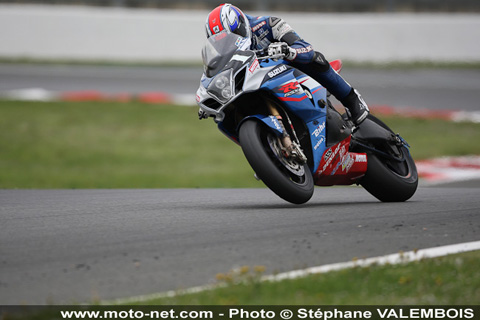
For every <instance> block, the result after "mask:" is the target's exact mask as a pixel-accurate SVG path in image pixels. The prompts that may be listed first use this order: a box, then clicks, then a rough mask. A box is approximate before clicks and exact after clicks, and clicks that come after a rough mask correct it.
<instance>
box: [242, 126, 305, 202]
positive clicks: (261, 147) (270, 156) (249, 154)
mask: <svg viewBox="0 0 480 320" xmlns="http://www.w3.org/2000/svg"><path fill="white" fill-rule="evenodd" d="M272 138H275V134H274V133H273V132H272V131H271V130H268V127H267V126H266V125H263V124H262V123H261V122H259V121H258V120H254V119H250V120H246V121H245V122H244V123H243V124H242V125H241V127H240V129H239V140H240V145H241V146H242V150H243V153H244V154H245V157H246V158H247V160H248V162H249V163H250V166H251V167H252V168H253V170H254V171H255V173H256V174H257V177H258V178H259V179H261V180H262V181H263V183H265V185H266V186H267V187H269V188H270V190H272V191H273V192H275V193H276V194H277V195H278V196H279V197H280V198H282V199H284V200H286V201H288V202H291V203H294V204H302V203H305V202H307V201H308V200H310V198H311V197H312V195H313V190H314V183H313V177H312V174H311V172H310V169H309V168H308V166H307V165H306V164H303V165H301V164H298V163H297V164H296V166H295V163H293V162H290V164H292V166H291V167H290V170H289V168H287V167H288V164H285V163H282V160H280V157H282V156H281V155H277V154H276V152H275V149H274V148H273V147H272V146H271V143H272V141H273V140H275V141H276V140H277V139H272ZM283 159H284V158H283ZM283 161H285V160H283ZM295 167H296V168H297V169H298V171H297V172H295V170H292V168H293V169H294V168H295Z"/></svg>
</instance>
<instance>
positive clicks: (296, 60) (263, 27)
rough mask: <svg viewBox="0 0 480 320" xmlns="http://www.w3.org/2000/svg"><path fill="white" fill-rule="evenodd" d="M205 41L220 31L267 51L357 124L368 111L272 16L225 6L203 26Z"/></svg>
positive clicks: (315, 54)
mask: <svg viewBox="0 0 480 320" xmlns="http://www.w3.org/2000/svg"><path fill="white" fill-rule="evenodd" d="M205 29H206V33H207V38H208V37H210V36H212V35H215V34H217V33H220V32H227V33H235V34H238V35H240V36H242V37H245V38H250V39H251V41H252V46H251V48H252V49H256V50H261V49H268V53H269V55H270V56H272V55H275V56H276V57H283V58H284V59H286V60H287V61H289V64H290V65H291V66H293V67H295V68H297V69H299V70H301V71H302V72H304V73H306V74H308V75H309V76H311V77H312V78H314V79H315V80H317V81H318V82H319V83H320V84H321V85H323V86H324V87H325V88H326V89H327V90H328V91H329V92H330V93H331V94H333V95H334V96H335V98H337V100H339V101H340V102H341V103H342V104H343V105H344V106H345V107H346V108H347V109H348V110H349V112H350V115H351V119H352V121H353V123H355V124H356V125H359V124H360V123H361V122H362V121H363V120H365V118H366V117H367V115H368V113H369V109H368V106H367V104H366V103H365V101H364V100H363V98H362V97H361V95H360V94H359V92H358V91H357V90H356V89H354V88H352V87H351V86H350V84H349V83H348V82H346V81H345V80H344V79H343V78H342V77H341V76H340V75H339V74H338V73H337V72H336V71H335V70H334V69H333V68H332V67H331V66H330V64H329V63H328V61H327V59H325V57H324V55H323V54H321V53H320V52H318V51H314V50H313V47H312V45H311V44H309V43H308V42H306V41H305V40H303V39H302V38H301V37H300V36H299V35H298V34H297V33H296V32H295V31H294V30H293V29H292V27H290V26H289V25H288V24H287V23H286V22H285V21H284V20H283V19H281V18H277V17H272V16H260V17H253V16H250V15H247V14H244V13H243V12H242V11H241V10H240V9H238V8H237V7H235V6H233V5H231V4H228V3H225V4H222V5H220V6H218V7H216V8H215V9H213V10H212V11H211V12H210V13H209V14H208V16H207V20H206V23H205Z"/></svg>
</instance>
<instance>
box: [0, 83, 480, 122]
mask: <svg viewBox="0 0 480 320" xmlns="http://www.w3.org/2000/svg"><path fill="white" fill-rule="evenodd" d="M0 98H3V99H12V100H27V101H117V102H130V101H138V102H143V103H169V104H176V105H186V106H188V105H196V102H195V95H194V94H170V93H167V92H162V91H156V92H143V93H138V94H131V93H115V94H113V93H112V94H108V93H103V92H100V91H96V90H84V91H67V92H54V91H49V90H45V89H42V88H28V89H19V90H10V91H4V92H0ZM370 109H371V111H372V113H375V114H379V115H401V116H404V117H405V116H406V117H412V118H422V119H443V120H448V121H454V122H474V123H480V111H458V110H429V109H418V108H413V107H402V108H398V107H392V106H388V105H372V106H370Z"/></svg>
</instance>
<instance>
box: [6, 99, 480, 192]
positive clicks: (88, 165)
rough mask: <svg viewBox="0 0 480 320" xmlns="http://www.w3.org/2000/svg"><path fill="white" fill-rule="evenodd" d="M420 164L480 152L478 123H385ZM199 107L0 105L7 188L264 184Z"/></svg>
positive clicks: (404, 120) (189, 186)
mask: <svg viewBox="0 0 480 320" xmlns="http://www.w3.org/2000/svg"><path fill="white" fill-rule="evenodd" d="M383 119H384V120H385V121H386V122H387V124H389V125H390V126H391V127H392V128H393V129H394V131H395V132H400V133H401V134H402V136H403V137H404V138H405V139H406V140H407V141H408V142H409V143H410V145H411V146H412V154H413V156H414V158H415V159H424V158H429V157H436V156H441V155H466V154H480V144H478V143H474V142H473V141H480V130H479V127H480V126H479V125H478V124H469V123H462V124H459V123H450V122H446V121H441V120H428V121H427V120H415V119H405V118H398V117H397V118H383ZM262 186H263V184H262V183H261V182H258V181H256V180H255V179H254V178H253V171H252V169H251V168H250V167H249V165H248V163H247V161H246V160H245V158H244V156H243V153H242V151H241V148H240V147H238V146H237V145H236V144H234V143H232V142H231V141H230V140H229V139H228V138H226V137H225V136H224V135H223V134H221V133H220V132H219V131H218V129H217V128H216V125H215V124H214V122H213V121H212V120H211V119H210V120H202V121H199V120H198V118H197V108H194V107H183V106H170V105H152V104H142V103H136V102H132V103H117V102H111V103H110V102H108V103H107V102H95V103H92V102H82V103H80V102H70V103H68V102H54V103H43V102H13V101H0V188H197V187H198V188H207V187H211V188H221V187H232V188H236V187H262Z"/></svg>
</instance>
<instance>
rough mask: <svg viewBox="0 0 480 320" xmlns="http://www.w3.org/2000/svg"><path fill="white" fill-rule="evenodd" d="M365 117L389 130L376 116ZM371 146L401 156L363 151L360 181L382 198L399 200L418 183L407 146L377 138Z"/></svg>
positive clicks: (384, 200)
mask: <svg viewBox="0 0 480 320" xmlns="http://www.w3.org/2000/svg"><path fill="white" fill-rule="evenodd" d="M369 118H370V119H371V120H373V121H374V122H376V123H377V124H378V125H380V126H382V127H384V128H385V129H387V130H389V131H391V130H390V128H388V126H387V125H385V124H384V123H383V122H381V121H380V120H379V119H377V118H375V117H373V116H369ZM372 146H373V147H375V148H376V149H379V150H380V151H382V152H384V153H386V154H390V155H395V156H396V157H397V158H400V159H402V160H401V161H398V160H394V159H391V158H388V157H384V156H381V155H377V154H374V153H372V152H368V151H367V153H368V155H367V159H368V163H367V172H366V174H365V176H364V177H363V178H362V180H361V181H360V184H361V185H362V186H363V187H364V188H365V189H366V190H367V191H368V192H370V193H371V194H372V195H373V196H374V197H376V198H377V199H378V200H380V201H383V202H402V201H407V200H408V199H410V198H411V197H412V196H413V195H414V193H415V191H416V190H417V187H418V173H417V167H416V166H415V162H414V161H413V159H412V156H411V155H410V151H409V150H408V148H407V147H405V146H403V145H402V146H397V145H390V144H388V143H387V142H381V143H380V145H379V143H378V142H377V143H375V145H372Z"/></svg>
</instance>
